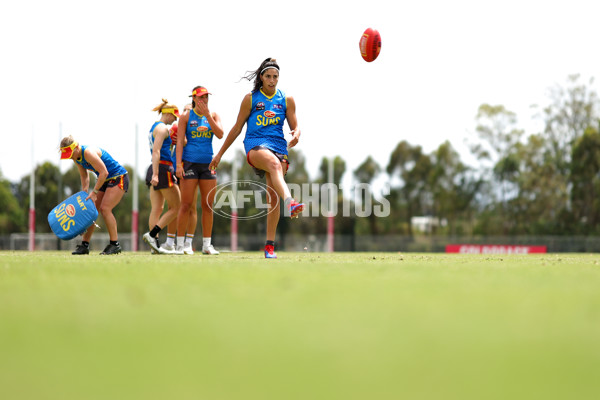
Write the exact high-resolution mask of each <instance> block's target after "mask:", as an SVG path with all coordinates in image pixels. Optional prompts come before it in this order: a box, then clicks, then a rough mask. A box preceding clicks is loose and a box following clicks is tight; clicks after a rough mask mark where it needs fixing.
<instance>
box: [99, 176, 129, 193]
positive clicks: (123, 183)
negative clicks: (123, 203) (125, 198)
mask: <svg viewBox="0 0 600 400" xmlns="http://www.w3.org/2000/svg"><path fill="white" fill-rule="evenodd" d="M115 186H118V187H119V188H121V189H123V190H124V191H125V193H127V191H128V190H129V176H127V174H123V175H120V176H117V177H114V178H110V179H107V180H105V181H104V184H103V185H102V187H101V188H100V189H98V191H100V192H106V189H108V188H110V187H115Z"/></svg>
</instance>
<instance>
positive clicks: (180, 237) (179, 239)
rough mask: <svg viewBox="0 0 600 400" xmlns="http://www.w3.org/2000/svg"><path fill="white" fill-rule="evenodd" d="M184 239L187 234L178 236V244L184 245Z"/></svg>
mask: <svg viewBox="0 0 600 400" xmlns="http://www.w3.org/2000/svg"><path fill="white" fill-rule="evenodd" d="M184 241H185V236H177V246H183V242H184Z"/></svg>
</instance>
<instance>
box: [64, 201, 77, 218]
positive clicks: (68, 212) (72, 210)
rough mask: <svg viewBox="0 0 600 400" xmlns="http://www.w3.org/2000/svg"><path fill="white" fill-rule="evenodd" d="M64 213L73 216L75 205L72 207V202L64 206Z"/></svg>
mask: <svg viewBox="0 0 600 400" xmlns="http://www.w3.org/2000/svg"><path fill="white" fill-rule="evenodd" d="M65 213H67V215H68V216H69V217H74V216H75V207H73V204H69V205H67V208H65Z"/></svg>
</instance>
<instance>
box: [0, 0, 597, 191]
mask: <svg viewBox="0 0 600 400" xmlns="http://www.w3.org/2000/svg"><path fill="white" fill-rule="evenodd" d="M599 4H600V3H598V2H594V1H580V0H569V1H563V0H560V1H552V0H544V1H541V0H540V1H537V0H504V1H486V0H479V1H468V0H455V1H452V2H448V1H444V0H430V1H426V0H425V1H412V0H411V1H389V0H386V1H379V0H370V1H352V0H344V1H327V0H320V1H313V0H305V1H294V2H291V1H278V2H275V1H266V2H256V1H254V2H252V1H226V0H220V1H214V2H206V1H198V0H196V1H188V0H183V1H169V2H167V1H164V2H158V1H153V0H147V1H139V2H138V1H127V0H120V1H113V0H105V1H97V2H87V1H70V0H64V1H63V0H53V1H38V0H35V1H19V2H17V1H12V2H6V4H3V6H2V13H1V15H0V35H1V37H2V40H1V44H0V46H1V53H0V54H1V55H2V57H1V59H2V61H1V62H0V68H1V72H2V73H1V74H0V94H1V95H0V112H1V113H2V115H3V117H4V118H3V120H4V121H5V122H4V128H3V132H2V138H3V142H4V145H3V146H1V147H0V171H1V173H2V175H3V176H4V177H5V178H7V179H9V180H11V181H18V180H19V179H20V178H21V177H23V176H24V175H27V174H28V173H29V171H30V170H31V166H32V158H31V150H30V146H31V140H32V137H33V140H34V144H35V149H34V152H33V158H34V160H33V162H34V163H35V164H36V165H37V164H39V163H42V162H44V161H46V160H50V161H52V162H55V163H58V152H57V150H58V142H59V139H60V131H59V126H60V125H61V124H62V134H63V135H67V134H72V135H73V136H74V137H75V138H76V139H78V140H79V141H80V142H81V143H83V144H90V145H98V146H100V147H103V148H105V149H106V150H108V151H109V152H110V153H111V154H112V155H113V156H114V158H115V159H117V160H118V161H120V162H121V163H122V164H130V165H134V162H135V152H136V148H135V129H136V124H137V126H138V137H139V141H138V148H137V151H138V157H139V168H140V170H145V169H146V167H147V165H148V164H149V163H150V154H149V150H148V145H147V139H146V137H147V132H148V130H149V129H150V127H151V125H152V123H153V122H154V121H155V120H156V119H157V115H156V113H152V112H151V111H150V110H151V109H152V108H153V107H154V106H155V105H157V104H158V103H160V101H161V98H166V99H168V100H169V101H170V102H173V103H176V104H177V105H178V106H179V107H180V108H181V107H183V106H184V104H186V103H187V102H188V100H189V98H188V95H189V94H190V93H191V89H192V88H193V87H194V86H196V85H204V86H206V87H207V88H208V89H209V91H210V92H211V93H213V96H212V97H211V99H210V104H209V106H210V108H211V110H212V111H216V112H218V113H219V114H220V115H221V118H222V121H223V125H224V128H225V132H226V133H227V132H228V131H229V130H230V129H231V127H232V126H233V124H234V122H235V119H236V117H237V114H238V111H239V107H240V103H241V101H242V98H243V96H244V94H246V93H248V92H249V91H250V90H251V88H252V86H251V84H250V83H248V82H247V81H245V80H243V81H240V77H241V76H242V75H244V73H245V72H246V71H247V70H251V69H252V70H253V69H256V68H257V67H258V65H259V64H260V63H261V61H262V60H263V59H265V58H266V57H274V58H276V59H277V60H278V62H279V64H280V66H281V73H280V81H279V88H280V89H282V90H283V91H284V92H286V93H287V94H288V95H290V96H293V97H294V98H295V99H296V104H297V116H298V122H299V126H300V128H301V129H302V137H301V139H300V143H299V144H298V147H297V149H298V150H301V151H302V152H303V153H304V155H305V156H306V157H307V161H308V163H307V167H308V170H309V173H310V174H311V176H312V177H313V178H314V177H315V176H316V174H317V169H318V165H319V163H320V160H321V158H322V157H324V156H332V155H341V156H342V157H343V158H344V159H345V160H346V163H347V170H348V172H350V171H352V170H353V169H355V168H356V167H357V166H358V165H359V164H360V163H362V162H363V161H364V160H365V159H366V157H367V156H368V155H371V156H373V157H374V158H375V159H376V160H378V161H379V162H380V165H381V166H382V167H385V166H386V165H387V162H388V160H389V155H390V153H391V151H392V150H393V148H394V147H395V146H396V145H397V144H398V142H400V141H401V140H407V141H408V142H409V143H411V144H419V145H421V146H423V148H424V150H425V151H427V152H431V151H433V150H434V149H435V148H437V147H438V146H439V145H440V144H441V143H442V142H444V141H445V140H450V141H451V143H452V144H453V146H454V147H455V149H457V150H458V151H459V152H461V154H464V155H465V158H464V161H468V152H467V150H466V147H465V145H464V140H465V138H468V137H472V135H473V132H474V127H475V120H474V117H475V114H476V112H477V108H478V107H479V105H480V104H482V103H490V104H503V105H504V106H505V107H506V108H508V109H509V110H512V111H515V112H516V113H517V115H518V118H519V123H520V124H521V126H522V127H523V128H525V129H526V130H527V133H535V132H534V131H535V130H536V129H538V130H539V129H540V128H539V127H540V125H539V124H540V122H539V121H537V122H536V120H535V119H533V118H532V114H533V112H532V110H531V109H530V105H531V104H539V105H544V104H545V102H547V93H548V89H549V88H550V87H552V86H554V85H557V84H564V83H565V82H566V78H567V76H568V75H570V74H575V73H579V74H581V75H582V77H583V78H585V79H586V81H587V79H589V78H590V77H594V74H598V73H599V71H600V52H599V51H598V37H599V36H598V35H599V32H600V25H599V22H598V15H600V12H599V11H600V5H599ZM368 27H372V28H375V29H377V30H379V32H380V33H381V36H382V50H381V54H380V56H379V58H378V59H377V60H376V61H375V62H373V63H366V62H365V61H363V60H362V58H361V56H360V52H359V49H358V41H359V39H360V37H361V35H362V32H363V31H364V30H365V29H366V28H368ZM594 89H595V90H596V91H598V87H597V82H596V83H595V84H594ZM286 132H287V126H286ZM221 144H222V141H220V140H217V139H216V138H215V140H214V142H213V145H214V149H215V152H216V151H218V149H219V148H220V146H221ZM234 149H243V146H242V137H239V138H238V140H237V141H236V143H235V144H234V145H233V147H232V148H230V149H229V150H228V152H227V153H226V155H225V157H224V160H230V159H231V156H232V155H233V154H234ZM292 164H293V160H292ZM60 165H61V170H63V171H66V170H67V169H68V168H70V167H71V162H70V161H63V162H61V163H60ZM349 176H350V174H349V173H347V175H346V180H345V183H348V182H349Z"/></svg>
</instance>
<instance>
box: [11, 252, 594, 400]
mask: <svg viewBox="0 0 600 400" xmlns="http://www.w3.org/2000/svg"><path fill="white" fill-rule="evenodd" d="M279 256H280V259H278V260H264V259H263V258H261V254H260V253H237V254H221V255H220V256H217V257H208V256H200V255H197V256H196V255H194V256H151V255H149V254H145V253H144V254H142V253H140V254H133V253H125V254H122V255H119V256H110V257H100V256H97V255H93V256H87V257H74V256H71V255H70V253H69V252H66V251H65V252H61V253H58V252H38V253H33V254H31V253H27V252H0V399H3V400H10V399H19V400H21V399H36V400H39V399H78V400H79V399H578V400H579V399H598V398H600V264H599V263H600V256H599V255H575V254H561V255H555V254H548V255H529V256H499V255H494V256H487V255H468V256H465V255H447V254H394V253H356V254H354V253H335V254H323V253H285V252H282V253H280V254H279Z"/></svg>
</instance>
